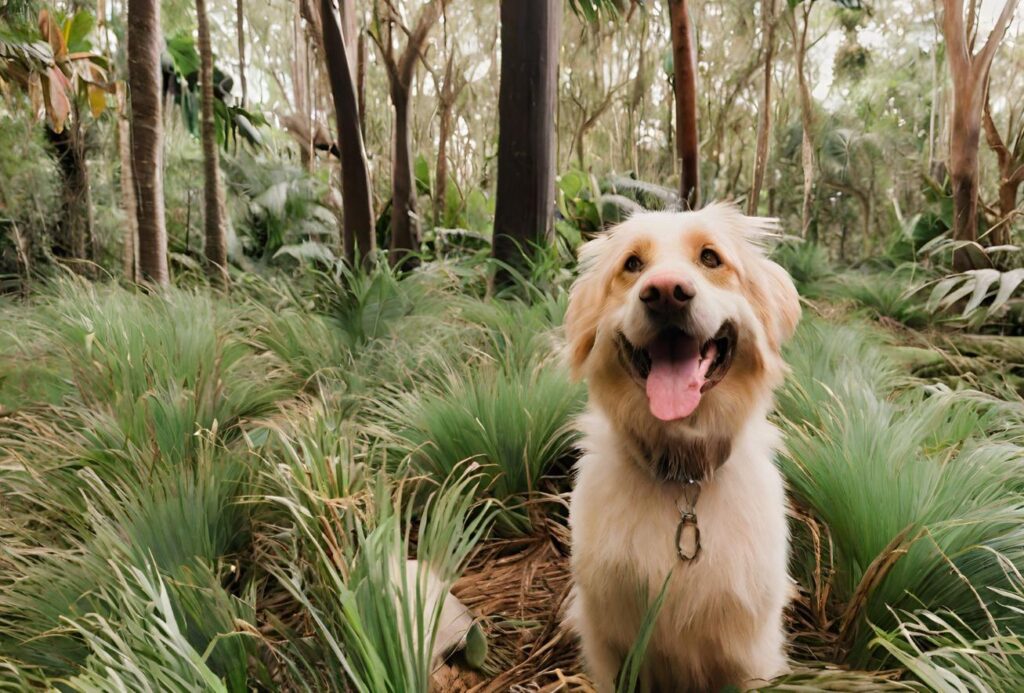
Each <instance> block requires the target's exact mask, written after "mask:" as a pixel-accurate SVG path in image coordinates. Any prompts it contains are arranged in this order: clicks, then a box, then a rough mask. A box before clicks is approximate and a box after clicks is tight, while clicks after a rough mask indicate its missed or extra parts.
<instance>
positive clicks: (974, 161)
mask: <svg viewBox="0 0 1024 693" xmlns="http://www.w3.org/2000/svg"><path fill="white" fill-rule="evenodd" d="M943 4H944V9H945V11H944V12H943V18H942V31H943V34H944V35H945V38H946V45H947V55H948V62H949V70H950V74H951V75H952V77H953V117H952V121H951V124H952V133H951V137H950V152H949V175H950V179H951V180H952V183H953V238H954V239H955V240H957V241H960V242H961V243H963V244H972V243H977V242H978V150H979V147H980V143H981V125H982V116H983V113H984V108H985V102H986V96H987V85H988V76H989V71H990V69H991V67H992V59H993V58H994V57H995V53H996V50H997V49H998V47H999V43H1000V42H1001V41H1002V40H1003V36H1004V35H1005V33H1006V28H1007V27H1008V26H1009V24H1010V19H1011V17H1012V16H1013V11H1014V9H1016V6H1017V0H1006V3H1005V4H1004V5H1003V10H1002V12H1001V13H1000V15H999V18H998V19H997V20H996V23H995V26H994V27H993V28H992V31H991V33H990V34H989V36H988V39H987V40H986V41H985V45H984V46H982V48H981V50H980V51H978V52H977V53H974V51H973V46H972V45H971V44H972V39H971V34H972V31H971V26H972V25H973V22H974V17H973V14H974V13H973V11H972V12H969V14H970V15H971V17H969V18H968V27H967V29H966V30H965V28H964V8H963V0H944V3H943ZM973 257H974V254H973V253H971V252H969V251H968V250H967V249H966V248H964V247H961V248H957V249H956V250H954V252H953V269H954V270H956V271H957V272H965V271H967V270H970V269H977V268H976V267H975V266H974V260H973V259H972V258H973Z"/></svg>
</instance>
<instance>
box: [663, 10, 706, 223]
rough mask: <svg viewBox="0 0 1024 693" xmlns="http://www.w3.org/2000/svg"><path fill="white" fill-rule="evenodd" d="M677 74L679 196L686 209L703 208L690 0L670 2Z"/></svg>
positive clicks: (673, 53) (695, 58)
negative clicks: (701, 205) (701, 201)
mask: <svg viewBox="0 0 1024 693" xmlns="http://www.w3.org/2000/svg"><path fill="white" fill-rule="evenodd" d="M669 17H670V21H671V25H672V26H671V33H672V65H673V73H674V75H675V100H676V158H677V159H678V160H679V196H680V199H681V200H682V202H683V206H684V207H685V208H686V209H697V208H699V207H700V141H699V139H698V134H697V50H696V45H695V40H694V33H693V26H692V24H691V23H690V10H689V7H688V6H687V0H669Z"/></svg>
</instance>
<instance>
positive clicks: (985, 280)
mask: <svg viewBox="0 0 1024 693" xmlns="http://www.w3.org/2000/svg"><path fill="white" fill-rule="evenodd" d="M966 274H969V275H971V277H972V280H973V281H971V280H969V283H972V284H973V285H974V290H973V291H972V292H971V299H970V300H969V301H967V305H966V306H964V315H968V314H969V313H971V312H973V311H974V310H975V309H976V308H977V307H978V306H980V305H981V302H982V301H984V300H985V297H986V296H987V295H988V290H989V287H991V286H992V285H993V284H995V283H996V282H997V281H999V276H1000V273H999V270H994V269H980V270H970V271H969V272H967V273H966Z"/></svg>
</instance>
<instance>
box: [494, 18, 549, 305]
mask: <svg viewBox="0 0 1024 693" xmlns="http://www.w3.org/2000/svg"><path fill="white" fill-rule="evenodd" d="M561 27H562V2H561V0H502V3H501V82H500V85H499V89H498V190H497V202H496V209H495V214H494V241H493V248H492V251H493V255H494V257H495V259H497V260H500V261H502V262H504V263H506V264H508V265H511V266H513V267H515V266H520V267H521V266H523V263H524V256H523V254H524V253H530V252H531V251H532V248H531V245H540V244H543V243H546V242H547V240H548V237H549V235H550V232H551V215H552V209H553V207H554V203H555V159H554V154H555V150H554V138H555V119H554V116H555V104H556V100H557V88H558V46H559V38H560V35H561ZM509 280H510V277H509V275H508V273H507V272H505V271H502V270H500V269H499V271H498V272H497V273H496V274H495V277H494V283H495V285H496V286H502V285H505V284H508V283H509Z"/></svg>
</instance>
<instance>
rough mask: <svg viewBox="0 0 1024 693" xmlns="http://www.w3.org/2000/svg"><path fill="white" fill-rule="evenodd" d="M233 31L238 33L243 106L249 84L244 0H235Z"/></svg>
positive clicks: (247, 97) (246, 99)
mask: <svg viewBox="0 0 1024 693" xmlns="http://www.w3.org/2000/svg"><path fill="white" fill-rule="evenodd" d="M235 33H236V34H237V35H238V81H239V83H240V84H241V87H242V105H243V106H244V105H246V103H248V101H249V86H248V84H247V83H246V79H245V0H235Z"/></svg>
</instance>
